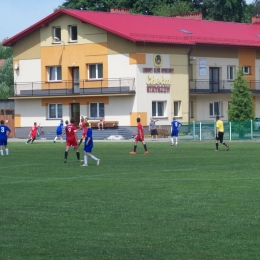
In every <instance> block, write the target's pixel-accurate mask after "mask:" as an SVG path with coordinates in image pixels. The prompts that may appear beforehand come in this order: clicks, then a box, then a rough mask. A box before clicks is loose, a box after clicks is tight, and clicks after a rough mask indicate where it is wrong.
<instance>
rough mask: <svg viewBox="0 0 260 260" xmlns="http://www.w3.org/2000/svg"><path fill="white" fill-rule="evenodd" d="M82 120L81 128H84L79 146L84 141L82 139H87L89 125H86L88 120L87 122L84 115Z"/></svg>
mask: <svg viewBox="0 0 260 260" xmlns="http://www.w3.org/2000/svg"><path fill="white" fill-rule="evenodd" d="M80 121H81V122H80V124H79V129H82V130H83V133H82V136H81V139H80V141H79V146H80V144H81V143H82V141H83V140H85V137H86V133H87V127H86V122H85V119H84V117H83V118H81V120H80Z"/></svg>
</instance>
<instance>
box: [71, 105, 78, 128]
mask: <svg viewBox="0 0 260 260" xmlns="http://www.w3.org/2000/svg"><path fill="white" fill-rule="evenodd" d="M70 115H71V118H74V119H75V126H78V125H79V121H80V104H79V103H72V104H71V105H70Z"/></svg>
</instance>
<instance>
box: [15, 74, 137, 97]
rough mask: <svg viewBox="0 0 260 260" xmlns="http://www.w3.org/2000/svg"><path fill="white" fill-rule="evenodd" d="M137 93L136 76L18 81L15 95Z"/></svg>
mask: <svg viewBox="0 0 260 260" xmlns="http://www.w3.org/2000/svg"><path fill="white" fill-rule="evenodd" d="M125 93H135V78H109V79H97V80H78V81H69V80H67V81H48V82H45V81H44V82H16V83H15V84H14V96H67V95H98V94H104V95H105V94H125Z"/></svg>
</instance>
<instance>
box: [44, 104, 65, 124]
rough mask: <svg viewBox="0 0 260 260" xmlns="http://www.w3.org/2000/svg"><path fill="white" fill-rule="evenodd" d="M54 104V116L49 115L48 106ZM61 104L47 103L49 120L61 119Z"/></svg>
mask: <svg viewBox="0 0 260 260" xmlns="http://www.w3.org/2000/svg"><path fill="white" fill-rule="evenodd" d="M53 105H54V106H55V117H51V114H50V113H51V107H50V106H53ZM59 106H61V107H60V108H61V116H59ZM62 109H63V108H62V104H61V103H50V104H48V117H47V118H48V119H50V120H56V119H62V112H63V111H62Z"/></svg>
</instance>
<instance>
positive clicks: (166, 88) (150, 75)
mask: <svg viewBox="0 0 260 260" xmlns="http://www.w3.org/2000/svg"><path fill="white" fill-rule="evenodd" d="M153 63H154V67H153V68H152V67H150V68H143V73H145V74H147V75H146V91H147V93H169V92H170V87H171V80H170V78H167V76H166V75H165V74H171V73H174V69H173V68H166V67H163V59H162V55H160V54H155V55H154V57H153Z"/></svg>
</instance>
